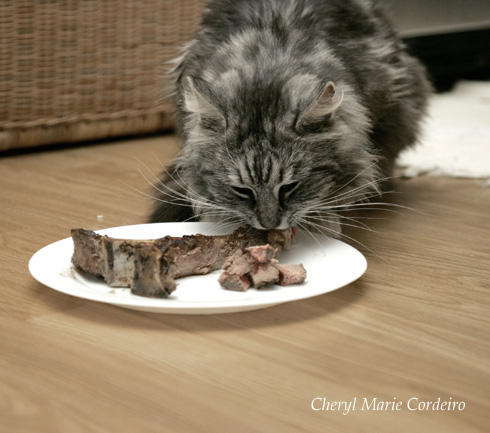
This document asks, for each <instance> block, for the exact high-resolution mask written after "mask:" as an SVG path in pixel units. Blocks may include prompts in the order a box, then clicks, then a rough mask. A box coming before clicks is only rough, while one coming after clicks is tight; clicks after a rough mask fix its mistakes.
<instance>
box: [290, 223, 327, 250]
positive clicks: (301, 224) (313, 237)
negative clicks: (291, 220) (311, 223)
mask: <svg viewBox="0 0 490 433" xmlns="http://www.w3.org/2000/svg"><path fill="white" fill-rule="evenodd" d="M295 225H296V226H297V227H299V229H300V230H302V231H304V232H306V233H307V234H308V235H309V236H310V237H311V238H312V239H313V240H314V241H315V242H316V243H317V244H318V245H319V246H320V247H321V248H323V245H322V244H321V242H320V241H319V240H318V239H317V238H316V236H315V235H314V234H313V233H312V232H311V230H309V229H308V226H307V225H305V224H304V223H303V222H302V220H297V221H296V222H295ZM320 234H321V235H323V236H325V234H323V233H320Z"/></svg>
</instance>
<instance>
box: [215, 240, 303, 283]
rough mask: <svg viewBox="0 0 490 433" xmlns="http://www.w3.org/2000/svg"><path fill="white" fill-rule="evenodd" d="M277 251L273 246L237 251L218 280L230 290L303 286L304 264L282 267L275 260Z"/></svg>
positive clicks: (226, 262) (224, 266)
mask: <svg viewBox="0 0 490 433" xmlns="http://www.w3.org/2000/svg"><path fill="white" fill-rule="evenodd" d="M276 252H277V250H276V249H275V248H273V247H272V246H270V245H260V246H252V247H247V248H242V249H240V250H237V251H236V252H235V253H234V254H233V255H232V256H231V257H229V258H228V259H227V260H226V261H225V263H224V265H223V269H224V271H223V273H222V274H221V275H220V277H219V279H218V281H219V283H220V284H221V286H222V287H223V288H225V289H228V290H239V291H246V290H248V289H249V288H250V287H252V286H253V287H255V288H257V289H260V288H262V287H264V286H266V285H268V284H280V285H283V286H287V285H290V284H301V283H303V282H304V281H305V279H306V270H305V268H304V266H303V265H301V264H298V265H297V264H287V265H281V264H279V262H278V261H277V260H276V259H275V258H274V257H275V254H276Z"/></svg>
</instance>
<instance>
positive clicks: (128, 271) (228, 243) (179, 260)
mask: <svg viewBox="0 0 490 433" xmlns="http://www.w3.org/2000/svg"><path fill="white" fill-rule="evenodd" d="M71 235H72V238H73V243H74V252H73V256H72V263H73V264H74V265H75V266H76V267H77V268H79V269H81V270H82V271H85V272H88V273H90V274H92V275H95V276H98V277H103V278H104V279H105V281H106V282H107V284H108V285H109V286H111V287H130V288H131V291H132V293H134V294H137V295H141V296H148V297H158V298H165V297H167V296H168V295H169V294H170V293H171V292H172V291H173V290H175V288H176V282H175V279H176V278H182V277H186V276H189V275H201V274H207V273H209V272H212V271H215V270H217V269H220V268H221V267H222V265H223V263H224V262H225V260H226V259H227V258H228V257H230V256H231V255H232V254H233V253H235V252H236V251H237V250H241V249H243V248H246V247H249V246H253V245H263V244H266V243H268V242H269V243H271V244H272V245H274V248H277V249H279V250H282V249H287V248H289V246H290V244H291V237H292V231H291V230H284V231H280V232H279V231H276V230H271V231H269V232H266V231H261V230H255V229H252V228H250V227H248V226H242V227H239V228H238V229H237V230H235V231H234V232H233V233H232V234H230V235H227V236H205V235H201V234H197V235H189V236H182V237H173V236H165V237H163V238H160V239H155V240H142V241H138V240H128V239H115V238H112V237H109V236H102V235H99V234H97V233H95V232H92V231H89V230H84V229H73V230H72V231H71Z"/></svg>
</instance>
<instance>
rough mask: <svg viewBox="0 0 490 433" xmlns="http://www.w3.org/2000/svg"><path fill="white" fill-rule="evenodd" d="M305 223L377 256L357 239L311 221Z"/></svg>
mask: <svg viewBox="0 0 490 433" xmlns="http://www.w3.org/2000/svg"><path fill="white" fill-rule="evenodd" d="M306 223H307V224H310V225H312V226H313V227H314V228H316V229H317V230H318V231H328V232H329V233H333V234H334V235H335V237H340V238H343V239H348V240H349V241H350V242H354V243H356V244H358V245H360V246H361V247H363V248H365V249H366V250H368V251H369V252H370V253H372V254H374V255H377V254H376V253H375V252H374V251H373V250H371V249H370V248H369V247H367V246H366V245H364V244H363V243H362V242H360V241H358V240H357V239H354V238H353V237H352V236H348V235H346V234H345V233H338V232H336V231H335V230H333V229H331V228H329V227H325V226H324V225H322V224H316V223H313V222H311V221H306Z"/></svg>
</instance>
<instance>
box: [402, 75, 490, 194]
mask: <svg viewBox="0 0 490 433" xmlns="http://www.w3.org/2000/svg"><path fill="white" fill-rule="evenodd" d="M398 165H399V166H400V167H402V168H403V175H404V176H408V177H413V176H417V175H420V174H429V175H436V176H453V177H468V178H480V179H487V180H488V185H489V186H490V82H480V81H461V82H459V83H458V84H457V85H456V87H455V88H454V89H453V90H452V91H451V92H448V93H441V94H436V95H434V96H432V98H431V100H430V103H429V111H428V118H427V120H426V122H425V124H424V127H423V133H422V136H421V139H420V143H419V144H418V145H417V146H415V147H414V148H412V149H410V150H407V151H405V152H403V153H402V154H401V155H400V158H399V160H398Z"/></svg>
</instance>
